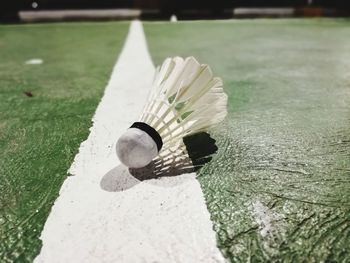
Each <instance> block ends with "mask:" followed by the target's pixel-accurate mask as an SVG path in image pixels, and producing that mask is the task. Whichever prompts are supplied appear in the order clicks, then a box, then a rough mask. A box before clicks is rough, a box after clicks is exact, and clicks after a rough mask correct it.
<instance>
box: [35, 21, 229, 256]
mask: <svg viewBox="0 0 350 263" xmlns="http://www.w3.org/2000/svg"><path fill="white" fill-rule="evenodd" d="M154 71H155V69H154V66H153V64H152V61H151V58H150V56H149V53H148V50H147V45H146V40H145V37H144V33H143V29H142V24H141V23H140V22H137V21H135V22H133V23H132V24H131V28H130V31H129V35H128V38H127V42H126V44H125V46H124V48H123V51H122V53H121V55H120V57H119V59H118V62H117V64H116V66H115V68H114V70H113V73H112V76H111V79H110V82H109V84H108V86H107V88H106V91H105V94H104V96H103V98H102V101H101V102H100V104H99V106H98V108H97V110H96V113H95V116H94V118H93V126H92V128H91V133H90V135H89V137H88V139H87V140H86V141H85V142H83V143H82V144H81V146H80V151H79V154H77V156H76V158H75V160H74V163H73V164H72V167H71V168H70V173H71V174H73V175H74V176H71V177H68V178H67V180H66V181H65V182H64V184H63V186H62V189H61V191H60V196H59V198H58V199H57V200H56V202H55V204H54V206H53V208H52V212H51V214H50V216H49V218H48V220H47V222H46V224H45V227H44V230H43V232H42V235H41V239H42V241H43V247H42V250H41V252H40V255H39V256H38V257H37V258H36V260H35V262H50V263H51V262H222V261H224V259H223V257H222V255H221V253H220V252H219V250H218V248H217V247H216V239H215V233H214V231H213V230H212V223H211V221H210V218H209V213H208V211H207V209H206V206H205V202H204V198H203V193H202V191H201V188H200V185H199V183H198V181H197V180H196V179H195V174H194V173H192V174H185V175H182V176H175V177H168V178H162V179H158V180H147V181H142V182H141V181H138V180H137V179H136V178H134V177H132V176H131V175H130V174H129V173H128V171H127V169H125V167H123V166H121V165H120V164H119V161H118V159H117V157H116V154H115V149H114V147H115V142H116V140H117V138H118V137H119V136H120V135H121V134H122V133H123V132H124V131H125V130H126V129H127V128H128V127H129V126H130V125H131V123H132V122H133V121H134V120H137V119H138V117H139V115H140V113H141V110H142V108H143V105H144V103H145V100H146V98H147V93H148V91H149V88H150V85H149V84H150V83H151V80H152V78H153V74H154ZM106 190H107V191H106Z"/></svg>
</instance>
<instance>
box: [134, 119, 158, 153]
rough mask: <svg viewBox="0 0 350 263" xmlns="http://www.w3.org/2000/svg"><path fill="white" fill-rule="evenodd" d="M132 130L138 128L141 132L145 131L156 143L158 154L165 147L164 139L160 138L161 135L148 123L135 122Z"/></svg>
mask: <svg viewBox="0 0 350 263" xmlns="http://www.w3.org/2000/svg"><path fill="white" fill-rule="evenodd" d="M130 128H137V129H140V130H141V131H144V132H145V133H147V134H148V135H149V136H151V138H152V139H153V140H154V142H155V143H156V144H157V148H158V152H159V151H160V149H162V146H163V140H162V137H160V135H159V133H158V132H157V131H156V130H155V129H154V128H153V127H151V126H149V125H148V124H147V123H144V122H134V123H133V124H132V125H131V126H130Z"/></svg>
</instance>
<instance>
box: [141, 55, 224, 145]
mask: <svg viewBox="0 0 350 263" xmlns="http://www.w3.org/2000/svg"><path fill="white" fill-rule="evenodd" d="M226 107H227V95H226V94H225V92H224V90H223V88H222V80H221V79H220V78H214V77H213V74H212V71H211V69H210V67H209V66H208V65H201V64H199V63H198V62H197V60H196V59H195V58H194V57H188V58H186V59H183V58H180V57H174V58H167V59H166V60H165V61H164V62H163V64H162V65H161V66H160V67H158V69H157V72H156V76H155V78H154V82H153V85H152V90H151V93H150V96H149V100H148V103H147V105H146V106H145V108H144V112H143V113H142V116H141V119H140V121H142V122H145V123H147V124H148V125H150V126H152V127H153V128H155V129H156V130H157V131H158V133H159V134H160V136H161V137H162V139H163V143H164V145H163V149H164V150H168V149H169V148H173V149H175V150H176V147H182V146H180V145H182V138H183V137H185V136H188V135H191V134H194V133H197V132H200V131H205V130H207V129H209V128H210V127H212V126H214V125H216V124H217V123H219V122H221V121H222V120H223V119H224V118H225V116H226V114H227V109H226Z"/></svg>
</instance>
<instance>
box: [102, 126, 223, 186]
mask: <svg viewBox="0 0 350 263" xmlns="http://www.w3.org/2000/svg"><path fill="white" fill-rule="evenodd" d="M217 150H218V148H217V146H216V144H215V140H214V139H213V138H211V137H210V135H209V134H208V133H205V132H202V133H197V134H194V135H191V136H187V137H185V138H183V145H182V147H179V148H177V150H176V151H175V152H172V151H171V150H167V151H164V152H162V153H161V154H160V155H159V156H158V157H157V158H155V159H154V160H153V161H152V162H151V163H150V164H149V165H147V166H145V167H143V168H137V169H135V168H130V169H129V168H127V167H125V166H123V165H119V166H117V167H115V168H113V169H112V170H110V171H109V172H108V173H107V174H105V175H104V176H103V178H102V180H101V183H100V185H101V188H102V189H103V190H105V191H109V192H120V191H124V190H127V189H129V188H131V187H133V186H135V185H137V184H139V183H140V182H142V181H147V180H150V181H149V183H154V184H156V185H158V186H163V187H173V186H176V185H178V184H181V183H183V182H184V181H186V180H188V177H186V176H181V175H184V174H189V173H192V172H195V171H198V170H199V169H200V168H201V167H203V165H205V164H206V163H208V162H209V161H210V160H211V159H212V157H213V155H214V154H215V153H216V152H217ZM175 176H177V177H179V178H178V180H160V181H159V180H154V179H161V178H162V179H164V178H170V177H175Z"/></svg>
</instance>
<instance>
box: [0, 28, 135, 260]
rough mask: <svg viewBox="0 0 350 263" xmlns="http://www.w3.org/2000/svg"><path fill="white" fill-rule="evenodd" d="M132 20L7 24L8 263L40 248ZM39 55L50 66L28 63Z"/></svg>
mask: <svg viewBox="0 0 350 263" xmlns="http://www.w3.org/2000/svg"><path fill="white" fill-rule="evenodd" d="M128 25H129V24H128V23H72V24H47V25H20V26H0V262H1V263H3V262H31V260H32V259H33V258H34V257H35V256H36V255H37V254H38V253H39V251H40V248H41V241H40V240H39V236H40V233H41V230H42V228H43V226H44V223H45V221H46V218H47V216H48V214H49V211H50V209H51V206H52V204H53V202H54V201H55V199H56V197H57V196H58V191H59V189H60V186H61V184H62V182H63V180H64V179H65V178H66V175H67V170H68V168H69V166H70V165H71V163H72V161H73V158H74V156H75V154H76V153H77V151H78V148H79V145H80V143H81V142H82V141H83V140H84V139H85V138H86V137H87V135H88V132H89V130H88V129H89V127H90V126H91V118H92V115H93V113H94V112H95V109H96V107H97V104H98V102H99V101H100V97H101V96H102V94H103V90H104V87H105V86H106V84H107V81H108V79H109V76H110V74H111V71H112V68H113V65H114V63H115V60H116V58H117V56H118V53H119V51H120V49H121V47H122V44H123V43H124V40H125V37H126V33H127V30H128ZM33 58H40V59H43V60H44V63H43V64H42V65H26V64H25V62H26V61H27V60H29V59H33ZM24 92H31V94H32V95H33V96H32V97H28V96H26V95H25V94H24ZM28 94H29V93H28Z"/></svg>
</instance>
